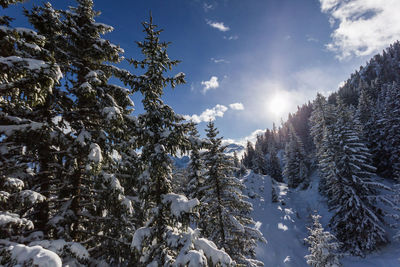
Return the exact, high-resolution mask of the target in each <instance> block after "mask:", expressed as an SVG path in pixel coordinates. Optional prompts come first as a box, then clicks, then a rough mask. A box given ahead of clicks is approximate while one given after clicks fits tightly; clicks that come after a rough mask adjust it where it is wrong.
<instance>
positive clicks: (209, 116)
mask: <svg viewBox="0 0 400 267" xmlns="http://www.w3.org/2000/svg"><path fill="white" fill-rule="evenodd" d="M227 110H228V108H227V107H226V106H224V105H220V104H217V105H216V106H215V107H213V108H211V109H206V110H205V111H203V112H202V113H201V114H200V115H197V114H193V115H191V116H190V115H184V116H183V117H184V118H185V119H186V120H191V121H193V122H195V123H200V122H208V121H214V120H215V119H216V118H217V117H221V118H222V117H223V116H224V114H225V112H226V111H227Z"/></svg>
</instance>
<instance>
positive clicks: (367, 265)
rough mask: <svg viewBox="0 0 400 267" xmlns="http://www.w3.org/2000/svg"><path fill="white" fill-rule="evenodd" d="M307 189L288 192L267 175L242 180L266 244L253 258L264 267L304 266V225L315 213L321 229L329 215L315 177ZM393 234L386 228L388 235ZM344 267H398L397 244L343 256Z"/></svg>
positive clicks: (258, 248) (252, 174) (259, 248)
mask: <svg viewBox="0 0 400 267" xmlns="http://www.w3.org/2000/svg"><path fill="white" fill-rule="evenodd" d="M310 179H311V183H310V186H309V188H308V189H307V190H293V191H289V190H288V188H287V185H286V184H284V183H276V182H275V184H274V185H273V184H272V180H271V178H270V177H269V176H263V175H258V174H254V173H253V172H249V173H247V174H246V175H245V176H244V178H243V180H244V183H245V185H246V187H247V189H246V193H247V194H248V195H249V196H250V197H251V198H250V202H252V204H253V208H254V211H253V218H254V220H255V221H256V222H257V224H256V225H257V227H259V229H260V231H261V232H262V233H263V235H264V237H265V239H266V240H267V243H266V244H259V246H258V247H257V258H258V259H259V260H261V261H263V262H264V264H265V266H276V267H280V266H284V267H289V266H293V267H294V266H296V267H302V266H308V265H307V264H306V261H305V259H304V256H305V255H306V254H308V250H307V245H306V244H305V242H304V241H303V240H304V238H305V237H307V236H308V231H307V228H306V227H307V226H309V225H310V224H311V218H310V214H312V213H313V212H314V211H317V212H318V214H319V215H321V216H322V218H321V223H322V225H323V226H324V228H325V229H327V230H329V229H328V227H327V225H328V222H329V220H330V217H331V216H332V214H331V213H330V212H329V210H328V207H327V204H326V201H325V200H324V198H323V197H322V196H321V195H320V194H319V193H318V180H319V177H318V175H317V174H316V173H313V174H312V175H311V178H310ZM273 187H274V188H275V190H276V193H277V196H278V201H277V202H275V203H273V202H272V188H273ZM392 233H393V231H391V230H390V229H388V234H389V236H390V235H391V234H392ZM341 261H342V263H343V266H344V267H353V266H354V267H381V266H382V267H399V266H400V242H396V241H393V242H392V243H391V244H389V245H388V246H386V247H384V248H383V249H381V250H380V251H378V252H376V253H374V254H371V255H368V256H367V257H365V258H359V257H351V256H346V257H344V258H342V260H341Z"/></svg>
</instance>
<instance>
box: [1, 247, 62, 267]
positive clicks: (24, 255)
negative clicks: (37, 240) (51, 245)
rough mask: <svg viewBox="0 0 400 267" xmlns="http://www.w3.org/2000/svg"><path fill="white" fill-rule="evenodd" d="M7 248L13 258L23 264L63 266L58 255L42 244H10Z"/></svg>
mask: <svg viewBox="0 0 400 267" xmlns="http://www.w3.org/2000/svg"><path fill="white" fill-rule="evenodd" d="M6 250H7V251H8V252H9V253H10V254H11V258H12V259H13V260H15V261H16V262H17V263H18V264H20V265H21V266H40V267H61V266H62V261H61V259H60V257H58V255H57V254H56V253H54V252H52V251H50V250H47V249H44V248H42V247H41V246H32V247H28V246H25V245H22V244H10V245H9V246H8V247H7V248H6Z"/></svg>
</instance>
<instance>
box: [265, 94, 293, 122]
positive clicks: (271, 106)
mask: <svg viewBox="0 0 400 267" xmlns="http://www.w3.org/2000/svg"><path fill="white" fill-rule="evenodd" d="M288 108H289V99H288V96H287V95H285V94H284V93H276V94H274V95H272V97H271V98H269V100H268V101H267V110H268V112H269V113H270V114H271V115H273V116H274V117H275V118H280V117H284V116H285V115H286V113H287V112H288Z"/></svg>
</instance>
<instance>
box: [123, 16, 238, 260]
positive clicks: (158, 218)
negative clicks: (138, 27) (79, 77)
mask: <svg viewBox="0 0 400 267" xmlns="http://www.w3.org/2000/svg"><path fill="white" fill-rule="evenodd" d="M143 28H144V32H145V34H146V37H145V40H144V41H143V42H138V43H137V44H138V46H139V48H140V49H141V51H142V54H143V55H144V59H143V60H141V61H137V60H130V62H131V63H132V64H133V65H134V66H135V67H138V66H141V67H142V68H144V69H145V73H144V74H143V75H141V76H140V77H139V79H138V81H137V83H136V85H135V87H134V90H135V91H137V92H140V93H141V94H142V95H143V100H142V103H143V107H144V110H145V113H143V114H141V115H139V116H138V123H139V126H140V127H139V132H138V135H137V140H136V142H137V144H138V145H139V148H141V155H140V158H139V160H140V166H139V167H140V175H139V178H138V180H139V181H138V182H139V201H140V204H141V209H142V210H143V211H144V220H143V222H142V223H141V225H139V227H138V229H136V230H135V231H134V235H133V239H132V243H131V247H132V249H133V250H134V253H135V255H136V265H137V266H148V265H149V264H150V265H151V266H161V265H163V266H170V265H173V264H176V265H177V266H186V265H189V266H207V265H209V264H210V265H211V264H221V265H223V266H226V265H230V264H233V261H232V259H231V258H230V257H229V256H228V254H226V253H225V252H223V251H220V250H218V249H217V248H216V247H215V245H214V244H213V243H212V242H210V241H208V240H206V239H204V238H201V237H200V236H199V233H198V231H193V230H192V229H191V228H190V227H189V215H190V214H191V213H193V212H194V208H195V207H196V206H197V205H198V204H199V201H198V200H197V199H191V200H188V199H187V198H186V197H185V196H183V195H179V194H176V193H174V192H172V190H171V180H172V162H171V159H170V155H172V156H174V155H176V153H177V152H178V151H181V152H186V151H187V150H189V149H190V148H191V144H190V140H189V138H188V136H187V134H188V132H189V131H190V130H192V128H193V127H192V125H191V124H190V123H185V122H183V117H182V116H180V115H178V114H176V113H175V112H174V111H173V110H172V108H171V107H169V106H168V105H166V104H164V103H163V101H162V99H161V96H162V95H163V93H164V88H165V87H166V86H167V85H171V86H172V87H175V86H176V85H178V84H182V83H184V82H185V81H184V74H183V73H178V74H177V75H176V76H174V77H165V76H164V75H165V72H167V71H169V70H171V69H172V67H173V66H175V65H177V64H178V61H175V60H171V59H169V57H168V54H167V51H166V49H167V47H168V43H165V42H161V41H160V39H159V35H160V33H161V30H158V29H157V26H156V25H154V24H153V21H152V18H151V17H150V21H149V22H144V23H143Z"/></svg>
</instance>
